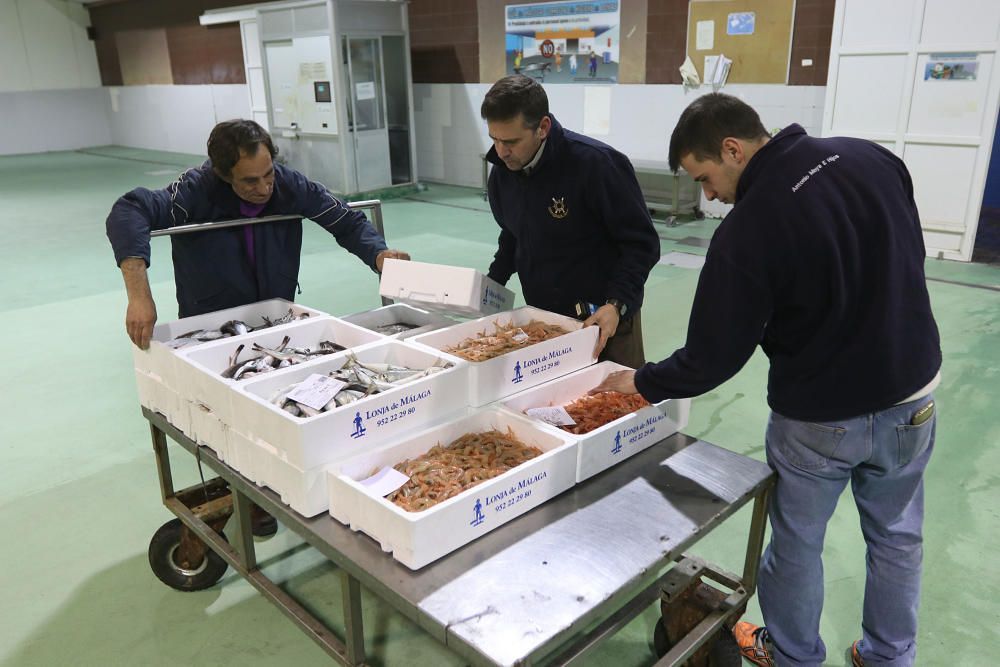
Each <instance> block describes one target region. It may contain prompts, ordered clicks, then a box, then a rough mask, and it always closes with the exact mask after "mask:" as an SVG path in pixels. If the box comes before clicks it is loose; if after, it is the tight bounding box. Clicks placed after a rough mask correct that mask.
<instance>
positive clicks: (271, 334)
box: [178, 316, 385, 427]
mask: <svg viewBox="0 0 1000 667" xmlns="http://www.w3.org/2000/svg"><path fill="white" fill-rule="evenodd" d="M384 340H385V337H384V336H382V335H381V334H377V333H375V332H374V331H369V330H368V329H365V328H363V327H359V326H357V325H356V324H351V323H350V322H345V321H343V320H341V319H339V318H336V317H330V316H326V317H311V318H309V319H308V320H304V321H300V322H296V323H294V324H291V325H289V326H287V327H282V328H281V329H273V330H265V331H261V332H254V333H252V334H249V335H246V336H241V337H240V338H238V339H225V340H220V341H215V342H212V343H206V344H205V345H201V346H199V347H196V348H194V349H191V350H186V351H185V350H181V351H180V352H179V354H178V377H179V380H180V383H181V392H182V395H184V393H186V398H188V400H190V401H191V402H192V403H197V404H200V405H202V406H204V407H205V408H207V409H208V410H210V411H211V412H212V413H214V415H215V416H216V418H218V419H220V420H221V421H222V422H223V423H224V424H226V425H228V426H236V427H238V426H239V421H238V420H239V419H241V418H242V416H241V415H238V414H234V413H233V411H232V394H233V387H234V386H236V385H238V384H240V383H242V382H246V381H248V380H250V379H251V378H255V377H260V376H262V375H265V374H268V373H273V372H275V371H278V370H282V369H285V368H290V367H293V366H298V365H300V364H308V363H312V362H315V361H317V360H321V359H323V358H325V357H327V356H328V355H331V354H336V353H338V352H343V351H345V350H350V349H356V348H359V347H361V346H364V345H368V344H371V343H376V342H379V341H384Z"/></svg>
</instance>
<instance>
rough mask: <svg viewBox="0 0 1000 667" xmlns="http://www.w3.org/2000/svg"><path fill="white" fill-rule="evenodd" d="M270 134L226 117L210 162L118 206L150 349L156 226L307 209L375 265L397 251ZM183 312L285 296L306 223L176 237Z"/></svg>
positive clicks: (132, 300) (139, 340)
mask: <svg viewBox="0 0 1000 667" xmlns="http://www.w3.org/2000/svg"><path fill="white" fill-rule="evenodd" d="M277 152H278V151H277V149H275V147H274V144H273V142H272V141H271V137H270V135H269V134H268V133H267V131H266V130H264V128H262V127H261V126H260V125H258V124H257V123H255V122H253V121H252V120H231V121H225V122H222V123H219V124H218V125H216V126H215V128H214V129H213V130H212V133H211V135H210V136H209V138H208V157H209V159H208V161H207V162H205V164H203V165H202V166H201V167H199V168H196V169H188V170H187V171H186V172H184V173H183V174H181V175H180V176H179V177H178V178H177V180H176V181H174V182H173V183H171V184H170V185H168V186H167V187H166V188H164V189H162V190H147V189H146V188H137V189H135V190H132V191H131V192H129V193H127V194H125V195H123V196H122V197H120V198H119V199H118V201H116V202H115V204H114V206H113V207H112V209H111V213H110V214H109V215H108V219H107V223H106V227H107V234H108V239H109V240H110V241H111V246H112V248H113V249H114V253H115V261H116V262H117V263H118V266H119V268H120V269H121V271H122V276H123V278H124V280H125V289H126V291H127V292H128V309H127V312H126V316H125V329H126V331H127V332H128V335H129V337H130V338H131V339H132V342H133V343H135V344H136V345H137V346H139V347H141V348H143V349H145V348H146V347H148V345H149V339H150V336H151V335H152V333H153V325H154V324H155V323H156V305H155V304H154V303H153V297H152V294H151V292H150V289H149V281H148V279H147V277H146V267H147V266H149V240H150V231H152V230H154V229H165V228H168V227H174V226H177V225H187V224H192V223H196V222H212V221H216V220H233V219H238V218H255V217H258V216H267V215H289V214H294V215H301V216H302V217H305V218H309V219H311V220H313V221H315V222H316V223H317V224H319V225H320V226H321V227H323V228H324V229H325V230H327V231H328V232H330V234H332V235H333V236H334V238H335V239H336V240H337V243H339V244H340V245H341V246H343V247H344V248H346V249H347V250H348V251H350V252H351V253H353V254H354V255H356V256H357V257H358V258H360V259H361V260H362V261H363V262H364V263H365V264H367V265H368V266H369V267H370V268H372V269H373V270H375V271H381V270H382V262H383V261H384V260H385V259H386V258H387V257H396V258H403V259H407V258H409V255H407V254H406V253H404V252H400V251H398V250H389V249H388V248H386V245H385V240H384V239H383V238H382V236H381V234H379V233H378V231H376V229H375V228H374V227H373V226H372V225H371V224H370V223H369V222H368V220H367V218H365V215H364V214H363V213H361V212H360V211H354V210H351V209H349V208H347V207H346V206H345V205H344V203H343V202H341V201H340V200H339V199H337V198H336V197H334V196H333V195H332V194H330V192H329V191H328V190H327V189H326V188H325V187H324V186H322V185H320V184H319V183H314V182H312V181H310V180H309V179H307V178H306V177H305V176H303V175H302V174H300V173H299V172H297V171H295V170H294V169H289V168H288V167H285V166H283V165H280V164H275V163H274V162H273V158H274V156H275V155H276V154H277ZM171 241H172V244H173V261H174V280H175V282H176V285H177V304H178V309H179V313H180V316H181V317H190V316H192V315H200V314H202V313H207V312H211V311H213V310H220V309H222V308H232V307H234V306H242V305H245V304H248V303H253V302H255V301H261V300H264V299H271V298H276V297H280V298H283V299H288V300H293V299H294V296H295V287H296V285H297V284H298V275H299V255H300V251H301V249H302V223H298V222H271V223H262V224H257V225H246V226H242V227H229V228H225V229H219V230H213V231H205V232H197V233H192V234H184V235H179V236H174V237H172V238H171Z"/></svg>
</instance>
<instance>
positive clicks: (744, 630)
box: [733, 621, 774, 667]
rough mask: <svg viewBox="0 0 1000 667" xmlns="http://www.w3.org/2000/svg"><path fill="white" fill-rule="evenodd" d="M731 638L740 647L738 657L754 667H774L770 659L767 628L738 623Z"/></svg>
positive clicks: (769, 641) (769, 642) (743, 622)
mask: <svg viewBox="0 0 1000 667" xmlns="http://www.w3.org/2000/svg"><path fill="white" fill-rule="evenodd" d="M733 638H734V639H736V644H737V645H738V646H739V647H740V655H742V656H743V657H744V658H746V659H747V660H749V661H750V662H752V663H753V664H755V665H760V666H761V667H774V658H773V657H771V638H770V636H769V635H768V634H767V628H765V627H764V626H756V625H754V624H753V623H747V622H746V621H740V622H739V623H737V624H736V625H735V626H734V627H733Z"/></svg>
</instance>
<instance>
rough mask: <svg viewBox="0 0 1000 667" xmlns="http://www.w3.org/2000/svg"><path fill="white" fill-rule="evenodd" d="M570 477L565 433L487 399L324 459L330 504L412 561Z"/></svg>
mask: <svg viewBox="0 0 1000 667" xmlns="http://www.w3.org/2000/svg"><path fill="white" fill-rule="evenodd" d="M575 481H576V443H575V442H573V441H571V440H570V439H568V438H567V437H565V435H562V434H559V433H554V432H551V431H549V430H547V429H541V428H539V427H538V425H537V424H535V423H533V422H531V421H530V420H528V419H525V418H523V417H519V416H517V415H514V414H511V413H509V412H505V411H502V410H499V409H490V408H487V409H483V410H477V411H472V412H471V414H468V415H466V416H463V417H461V418H459V419H456V420H453V421H450V422H447V423H445V424H442V425H440V426H437V427H434V428H431V429H428V430H426V431H424V432H422V433H420V434H418V435H416V436H414V437H412V438H410V439H408V440H404V441H403V442H400V443H398V444H396V445H392V446H390V447H387V448H383V449H380V450H378V451H375V452H366V453H365V454H362V455H359V456H358V457H356V458H352V459H349V460H347V461H344V462H342V463H340V464H334V465H332V466H330V473H329V475H328V488H329V493H330V514H331V515H332V516H333V517H334V518H335V519H337V520H338V521H340V522H341V523H345V524H348V525H350V527H351V528H352V529H354V530H358V531H362V532H364V533H365V534H367V535H368V536H370V537H372V538H373V539H374V540H376V541H377V542H378V543H379V544H380V545H381V547H382V550H383V551H386V552H392V555H393V557H394V558H395V559H396V560H398V561H399V562H401V563H402V564H403V565H406V566H407V567H409V568H410V569H413V570H416V569H419V568H421V567H423V566H424V565H427V564H428V563H431V562H432V561H435V560H437V559H438V558H440V557H442V556H444V555H446V554H448V553H450V552H452V551H454V550H456V549H458V548H459V547H462V546H463V545H465V544H468V543H469V542H472V541H473V540H475V539H476V538H477V537H480V536H481V535H484V534H486V533H488V532H489V531H491V530H493V529H494V528H497V527H499V526H502V525H503V524H505V523H507V522H508V521H510V520H511V519H514V518H516V517H518V516H520V515H522V514H524V513H525V512H528V511H529V510H531V509H533V508H535V507H538V506H539V505H541V504H542V503H544V502H545V501H546V500H549V499H550V498H553V497H555V496H557V495H559V494H560V493H562V492H563V491H565V490H567V489H569V488H570V487H572V486H573V485H574V483H575Z"/></svg>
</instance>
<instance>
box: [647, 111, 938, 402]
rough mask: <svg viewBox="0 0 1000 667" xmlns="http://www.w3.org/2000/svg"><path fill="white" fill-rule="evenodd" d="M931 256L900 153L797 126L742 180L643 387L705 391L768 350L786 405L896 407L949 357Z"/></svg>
mask: <svg viewBox="0 0 1000 667" xmlns="http://www.w3.org/2000/svg"><path fill="white" fill-rule="evenodd" d="M924 258H925V250H924V241H923V236H922V235H921V231H920V220H919V217H918V215H917V207H916V204H915V203H914V199H913V183H912V181H911V180H910V175H909V173H908V172H907V170H906V167H905V165H904V164H903V162H902V161H901V160H900V159H899V158H897V157H896V156H895V155H893V154H892V153H891V152H889V151H888V150H886V149H884V148H882V147H881V146H878V145H877V144H874V143H871V142H869V141H864V140H860V139H850V138H843V137H836V138H830V139H816V138H812V137H809V136H808V135H806V133H805V131H804V130H803V129H802V128H801V127H799V126H798V125H791V126H790V127H788V128H786V129H785V130H783V131H782V132H780V133H779V134H778V135H776V136H775V137H774V138H772V139H771V140H770V141H769V142H768V143H767V144H765V145H764V146H763V147H762V148H761V149H760V150H759V151H758V152H757V153H756V154H755V155H754V156H753V158H751V160H750V162H749V164H748V165H747V167H746V169H745V171H744V172H743V174H742V176H741V177H740V181H739V185H738V187H737V194H736V206H735V207H734V208H733V210H732V211H731V212H730V214H729V215H728V216H727V217H726V219H725V220H724V221H723V222H722V224H721V225H720V226H719V228H718V229H717V230H716V233H715V236H714V237H713V238H712V243H711V245H710V246H709V249H708V256H707V259H706V262H705V266H704V268H703V269H702V272H701V277H700V279H699V281H698V288H697V292H696V294H695V300H694V305H693V308H692V311H691V319H690V322H689V324H688V334H687V342H686V343H685V345H684V347H683V348H681V349H679V350H677V351H676V352H674V354H673V355H672V356H670V357H669V358H668V359H666V360H664V361H661V362H660V363H657V364H652V363H651V364H646V365H645V366H643V367H642V368H640V369H639V371H638V372H637V373H636V376H635V384H636V387H637V388H638V389H639V391H640V393H642V395H643V396H644V397H646V398H647V399H648V400H650V401H658V400H662V399H664V398H680V397H687V396H697V395H699V394H703V393H705V392H707V391H709V390H711V389H713V388H714V387H716V386H718V385H719V384H721V383H722V382H724V381H725V380H727V379H728V378H730V377H732V376H733V375H734V374H736V372H737V371H739V370H740V368H742V367H743V365H744V364H745V363H746V362H747V360H748V359H749V358H750V356H751V355H752V354H753V351H754V349H755V348H756V347H757V345H760V346H761V348H762V349H763V350H764V352H765V353H766V354H767V356H768V358H769V359H770V362H771V368H770V374H769V378H768V404H769V405H770V406H771V408H772V409H773V410H774V411H775V412H778V413H779V414H782V415H784V416H786V417H791V418H793V419H799V420H804V421H831V420H836V419H843V418H847V417H852V416H857V415H862V414H866V413H869V412H873V411H877V410H880V409H883V408H887V407H890V406H892V405H894V404H896V403H898V402H899V401H901V400H903V399H905V398H906V397H908V396H910V395H911V394H913V393H914V392H916V391H918V390H920V389H921V388H922V387H923V386H925V385H926V384H927V383H928V382H930V381H931V380H932V379H933V377H934V375H935V374H936V373H937V371H938V369H939V368H940V366H941V348H940V339H939V337H938V330H937V325H936V324H935V321H934V316H933V315H932V313H931V306H930V299H929V297H928V294H927V286H926V283H925V278H924Z"/></svg>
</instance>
